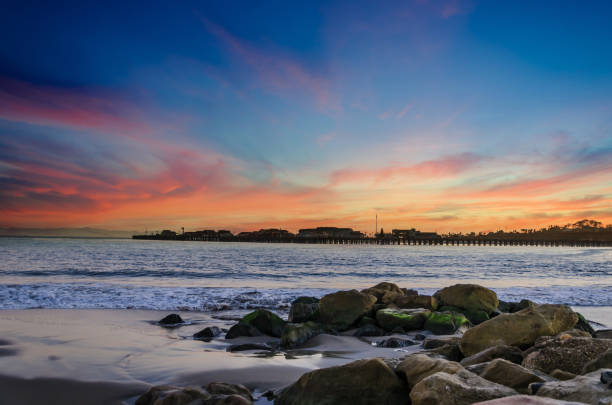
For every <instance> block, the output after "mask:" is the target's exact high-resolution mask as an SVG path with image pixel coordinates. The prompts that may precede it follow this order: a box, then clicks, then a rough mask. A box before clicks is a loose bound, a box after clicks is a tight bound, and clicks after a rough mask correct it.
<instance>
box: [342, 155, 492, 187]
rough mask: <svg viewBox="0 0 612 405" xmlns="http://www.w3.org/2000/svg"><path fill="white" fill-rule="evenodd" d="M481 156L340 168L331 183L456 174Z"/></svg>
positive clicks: (465, 169) (467, 168)
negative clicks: (374, 167)
mask: <svg viewBox="0 0 612 405" xmlns="http://www.w3.org/2000/svg"><path fill="white" fill-rule="evenodd" d="M482 160H483V157H481V156H479V155H475V154H473V153H462V154H458V155H451V156H445V157H442V158H440V159H434V160H427V161H424V162H420V163H417V164H414V165H410V166H387V167H382V168H377V169H364V170H362V169H342V170H337V171H335V172H333V173H332V174H331V183H332V184H335V185H337V184H341V183H345V182H354V181H368V180H369V181H375V182H382V181H386V180H390V179H392V178H395V177H413V178H414V177H418V178H427V179H432V178H441V177H447V176H453V175H457V174H459V173H461V172H464V171H467V170H469V169H471V168H473V167H474V166H475V165H477V164H478V163H480V162H481V161H482Z"/></svg>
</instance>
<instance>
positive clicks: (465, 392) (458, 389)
mask: <svg viewBox="0 0 612 405" xmlns="http://www.w3.org/2000/svg"><path fill="white" fill-rule="evenodd" d="M516 394H517V392H516V391H515V390H513V389H512V388H508V387H505V386H503V385H500V384H496V383H493V382H491V381H487V380H485V379H484V378H481V377H479V376H477V375H476V374H474V373H470V372H469V371H467V370H459V371H457V372H456V373H455V374H448V373H445V372H438V373H435V374H432V375H430V376H429V377H427V378H424V379H422V380H421V381H420V382H419V383H418V384H416V385H415V386H414V388H412V391H411V392H410V399H411V400H412V404H413V405H470V404H473V403H475V402H479V401H486V400H489V399H495V398H501V397H507V396H509V395H516Z"/></svg>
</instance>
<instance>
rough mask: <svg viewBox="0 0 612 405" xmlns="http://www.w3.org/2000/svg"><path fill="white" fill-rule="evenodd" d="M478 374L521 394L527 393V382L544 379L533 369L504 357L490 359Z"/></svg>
mask: <svg viewBox="0 0 612 405" xmlns="http://www.w3.org/2000/svg"><path fill="white" fill-rule="evenodd" d="M480 376H481V377H482V378H484V379H485V380H489V381H493V382H495V383H498V384H502V385H505V386H506V387H510V388H514V389H515V390H517V391H518V392H520V393H523V394H526V393H527V387H529V384H531V383H539V382H544V381H545V380H544V379H543V378H542V377H540V376H538V375H537V374H536V373H534V372H533V371H531V370H528V369H526V368H524V367H521V366H519V365H518V364H515V363H512V362H510V361H508V360H504V359H495V360H493V361H491V362H490V363H489V364H488V365H487V367H485V369H484V370H483V371H482V373H481V374H480Z"/></svg>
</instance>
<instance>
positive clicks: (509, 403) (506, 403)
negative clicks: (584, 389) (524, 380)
mask: <svg viewBox="0 0 612 405" xmlns="http://www.w3.org/2000/svg"><path fill="white" fill-rule="evenodd" d="M474 405H584V403H582V402H567V401H560V400H558V399H552V398H541V397H531V396H527V395H514V396H511V397H505V398H499V399H492V400H490V401H484V402H477V403H475V404H474Z"/></svg>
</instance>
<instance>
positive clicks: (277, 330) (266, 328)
mask: <svg viewBox="0 0 612 405" xmlns="http://www.w3.org/2000/svg"><path fill="white" fill-rule="evenodd" d="M284 327H285V321H283V320H282V319H281V318H280V317H278V316H277V315H275V314H273V313H272V312H270V311H268V310H266V309H256V310H255V311H253V312H251V313H249V314H247V315H245V316H244V317H243V318H242V319H241V320H240V321H239V322H238V324H237V325H234V326H233V327H232V328H230V330H229V331H228V332H227V334H226V336H225V338H226V339H233V338H236V337H239V336H257V334H256V333H255V332H254V331H253V329H255V330H256V331H259V332H260V334H263V335H268V336H274V337H281V335H282V333H283V328H284ZM243 332H244V334H243Z"/></svg>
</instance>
